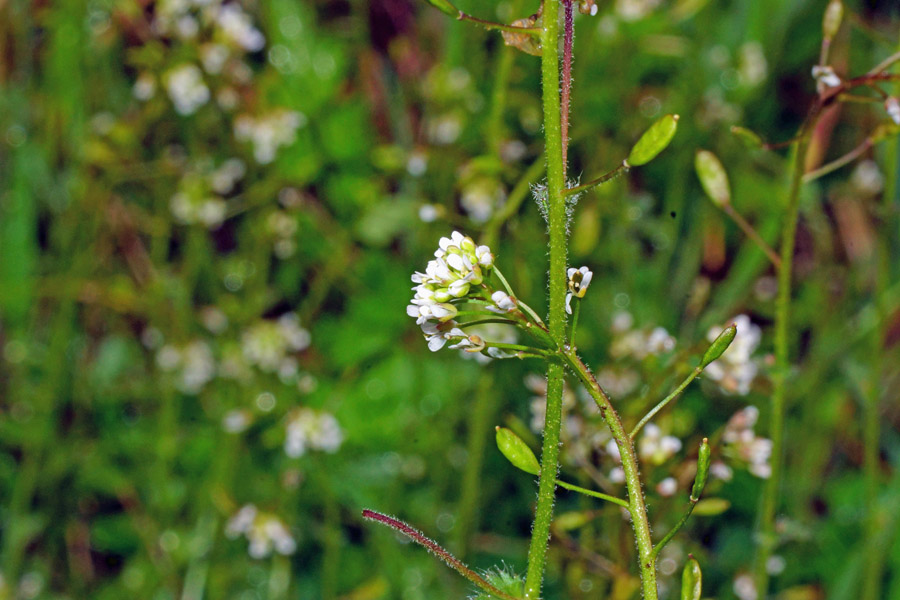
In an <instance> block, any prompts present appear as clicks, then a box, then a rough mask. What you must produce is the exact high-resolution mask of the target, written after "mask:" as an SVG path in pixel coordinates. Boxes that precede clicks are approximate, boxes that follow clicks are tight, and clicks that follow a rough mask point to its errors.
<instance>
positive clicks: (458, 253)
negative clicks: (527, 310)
mask: <svg viewBox="0 0 900 600" xmlns="http://www.w3.org/2000/svg"><path fill="white" fill-rule="evenodd" d="M438 246H439V247H438V249H437V250H436V251H435V253H434V259H433V260H430V261H428V266H427V267H426V268H425V272H424V273H420V272H418V271H417V272H416V273H414V274H413V276H412V281H413V283H415V284H417V285H416V286H415V287H413V288H412V289H413V290H414V291H415V293H416V294H415V296H414V297H413V299H412V300H411V301H410V304H409V306H407V307H406V314H408V315H409V316H411V317H413V318H414V319H415V320H416V324H418V325H419V326H421V327H422V332H423V333H424V334H425V339H426V340H427V341H428V348H429V349H430V350H431V351H432V352H436V351H438V350H440V349H441V348H443V347H444V345H445V344H446V343H447V341H449V340H454V341H455V342H456V343H455V344H454V345H453V346H451V347H452V348H461V349H464V350H467V351H469V352H480V351H481V350H482V349H484V347H485V344H484V341H483V340H481V338H479V337H478V336H468V335H466V333H465V332H464V331H463V330H462V329H460V328H459V327H458V325H459V324H458V323H457V322H456V321H454V320H453V319H454V317H456V315H457V313H458V312H459V311H458V309H457V308H456V306H455V305H454V304H453V302H454V301H459V300H463V299H466V298H470V299H471V298H472V297H474V296H476V295H477V296H478V297H479V298H480V297H482V296H483V294H480V293H479V294H476V293H475V292H474V289H475V288H477V287H478V286H481V285H482V283H483V282H484V278H485V275H487V274H488V273H489V272H490V270H491V268H492V267H493V266H494V255H493V254H492V253H491V249H490V248H488V247H487V246H478V245H476V244H475V242H474V241H472V238H470V237H468V236H464V235H463V234H461V233H459V232H458V231H454V232H453V233H452V234H451V235H450V237H449V238H447V237H442V238H441V240H440V242H439V243H438ZM479 291H480V289H479ZM491 300H492V302H493V305H492V306H490V307H489V309H491V310H493V311H494V312H509V311H510V310H514V309H515V307H516V305H515V300H514V299H513V298H511V297H510V296H508V295H507V294H506V293H504V292H499V291H498V292H494V294H493V295H492V296H491Z"/></svg>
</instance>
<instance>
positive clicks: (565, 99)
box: [560, 0, 575, 178]
mask: <svg viewBox="0 0 900 600" xmlns="http://www.w3.org/2000/svg"><path fill="white" fill-rule="evenodd" d="M563 7H564V9H565V30H564V34H563V61H562V82H561V83H562V95H561V97H560V104H561V105H562V106H561V107H560V108H561V109H562V110H561V113H562V114H561V115H560V125H561V126H562V159H563V178H565V176H566V170H567V168H568V160H569V101H570V99H571V97H572V40H573V37H574V34H575V26H574V10H573V9H574V6H573V3H572V0H564V1H563Z"/></svg>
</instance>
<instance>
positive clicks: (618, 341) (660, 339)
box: [609, 312, 721, 360]
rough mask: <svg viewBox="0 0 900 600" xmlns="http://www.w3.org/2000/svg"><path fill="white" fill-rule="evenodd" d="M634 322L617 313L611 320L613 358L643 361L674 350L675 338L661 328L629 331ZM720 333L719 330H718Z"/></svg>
mask: <svg viewBox="0 0 900 600" xmlns="http://www.w3.org/2000/svg"><path fill="white" fill-rule="evenodd" d="M633 322H634V319H633V318H632V316H631V315H630V314H629V313H627V312H621V313H618V314H617V315H616V316H615V317H614V318H613V327H612V331H613V334H614V335H615V338H614V339H613V342H612V344H611V345H610V348H609V353H610V355H612V357H613V358H617V359H619V358H626V357H632V358H636V359H637V360H644V359H645V358H647V357H648V356H656V355H659V354H664V353H666V352H671V351H672V350H674V349H675V338H673V337H672V336H671V335H669V332H668V331H666V330H665V329H664V328H663V327H654V328H653V329H631V326H632V324H633ZM719 332H721V330H719Z"/></svg>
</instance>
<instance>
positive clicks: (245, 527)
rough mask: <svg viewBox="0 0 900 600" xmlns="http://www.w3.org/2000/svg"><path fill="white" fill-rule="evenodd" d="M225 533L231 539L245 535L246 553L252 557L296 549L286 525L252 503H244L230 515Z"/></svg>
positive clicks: (286, 552) (290, 552) (284, 552)
mask: <svg viewBox="0 0 900 600" xmlns="http://www.w3.org/2000/svg"><path fill="white" fill-rule="evenodd" d="M225 535H226V536H227V537H229V538H231V539H235V538H237V537H238V536H240V535H243V536H245V537H246V538H247V541H248V542H249V546H248V549H247V550H248V553H249V554H250V556H251V557H253V558H265V557H266V556H268V555H269V554H271V553H272V551H273V550H274V551H275V552H277V553H278V554H284V555H288V554H293V553H294V552H295V551H296V550H297V542H296V541H295V540H294V538H293V536H291V534H290V531H288V528H287V526H286V525H285V524H284V523H283V522H282V521H281V520H280V519H279V518H278V517H276V516H275V515H271V514H267V513H262V512H260V511H259V510H258V509H257V508H256V506H254V505H252V504H246V505H244V506H243V507H241V509H240V510H239V511H238V512H237V513H235V514H234V516H232V517H231V519H230V520H229V521H228V524H227V525H226V526H225Z"/></svg>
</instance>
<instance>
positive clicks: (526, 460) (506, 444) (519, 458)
mask: <svg viewBox="0 0 900 600" xmlns="http://www.w3.org/2000/svg"><path fill="white" fill-rule="evenodd" d="M495 429H496V431H497V447H498V448H500V452H502V453H503V456H505V457H506V459H507V460H508V461H509V462H511V463H512V465H513V466H514V467H516V468H517V469H521V470H523V471H525V472H526V473H531V474H532V475H537V474H538V473H539V472H540V470H541V465H540V463H539V462H538V459H537V457H536V456H535V455H534V452H532V451H531V448H529V447H528V444H526V443H525V441H524V440H523V439H522V438H520V437H519V436H517V435H516V434H515V433H513V432H512V430H510V429H507V428H506V427H499V426H498V427H496V428H495Z"/></svg>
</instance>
